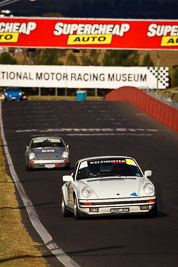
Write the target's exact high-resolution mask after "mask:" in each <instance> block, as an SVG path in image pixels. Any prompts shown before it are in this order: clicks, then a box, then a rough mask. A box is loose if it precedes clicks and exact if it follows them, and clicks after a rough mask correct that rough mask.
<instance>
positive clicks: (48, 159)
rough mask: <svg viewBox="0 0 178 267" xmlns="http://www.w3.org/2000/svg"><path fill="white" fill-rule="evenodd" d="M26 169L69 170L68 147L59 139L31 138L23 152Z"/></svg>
mask: <svg viewBox="0 0 178 267" xmlns="http://www.w3.org/2000/svg"><path fill="white" fill-rule="evenodd" d="M25 162H26V169H27V170H32V169H38V168H48V169H51V168H63V167H65V168H68V169H69V168H70V154H69V145H66V144H65V143H64V141H63V139H62V138H60V137H37V138H33V139H32V140H31V142H30V145H29V146H27V147H26V152H25Z"/></svg>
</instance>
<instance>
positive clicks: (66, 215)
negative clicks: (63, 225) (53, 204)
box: [61, 194, 72, 217]
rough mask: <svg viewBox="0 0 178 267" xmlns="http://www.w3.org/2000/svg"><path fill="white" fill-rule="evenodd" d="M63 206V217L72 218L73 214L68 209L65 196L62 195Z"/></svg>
mask: <svg viewBox="0 0 178 267" xmlns="http://www.w3.org/2000/svg"><path fill="white" fill-rule="evenodd" d="M61 204H62V215H63V216H64V217H69V216H71V215H72V214H71V212H70V211H68V209H67V207H66V203H65V200H64V196H63V194H62V201H61Z"/></svg>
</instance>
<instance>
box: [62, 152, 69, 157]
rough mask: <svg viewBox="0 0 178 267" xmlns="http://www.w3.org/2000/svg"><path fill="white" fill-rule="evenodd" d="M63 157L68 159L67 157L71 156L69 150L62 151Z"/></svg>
mask: <svg viewBox="0 0 178 267" xmlns="http://www.w3.org/2000/svg"><path fill="white" fill-rule="evenodd" d="M62 157H63V158H64V159H67V158H68V157H69V152H67V151H64V152H63V153H62Z"/></svg>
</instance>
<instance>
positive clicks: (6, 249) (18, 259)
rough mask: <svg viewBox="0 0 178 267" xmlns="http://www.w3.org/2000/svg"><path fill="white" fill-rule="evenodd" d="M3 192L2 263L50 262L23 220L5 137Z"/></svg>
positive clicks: (29, 265) (0, 164)
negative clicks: (7, 166)
mask: <svg viewBox="0 0 178 267" xmlns="http://www.w3.org/2000/svg"><path fill="white" fill-rule="evenodd" d="M0 192H1V194H0V265H1V266H2V267H3V266H12V267H16V266H17V267H18V266H20V267H21V266H23V267H33V266H35V267H36V266H38V267H45V266H48V264H47V262H46V261H45V259H44V257H43V251H42V249H41V247H40V244H39V243H36V242H34V241H33V240H32V238H31V237H30V235H29V234H28V232H27V231H26V229H25V227H24V225H23V223H22V219H21V214H20V210H19V207H18V202H17V199H16V196H15V186H14V183H13V181H12V179H11V178H10V177H9V176H8V175H7V173H6V162H5V158H4V156H3V147H2V143H1V140H0Z"/></svg>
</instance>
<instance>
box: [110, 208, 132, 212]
mask: <svg viewBox="0 0 178 267" xmlns="http://www.w3.org/2000/svg"><path fill="white" fill-rule="evenodd" d="M126 212H129V208H115V209H111V213H126Z"/></svg>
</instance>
